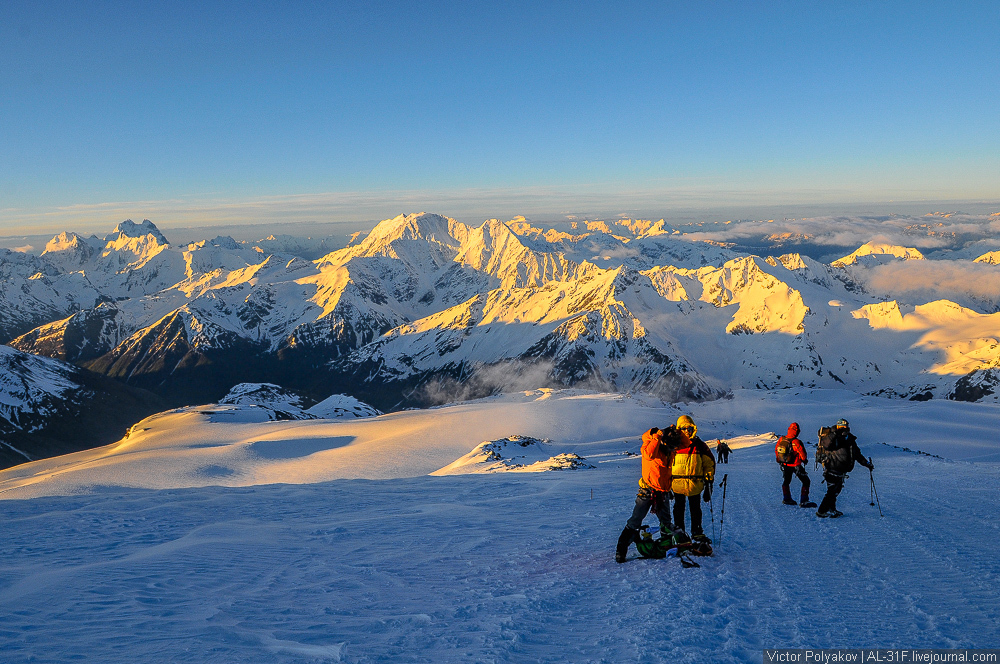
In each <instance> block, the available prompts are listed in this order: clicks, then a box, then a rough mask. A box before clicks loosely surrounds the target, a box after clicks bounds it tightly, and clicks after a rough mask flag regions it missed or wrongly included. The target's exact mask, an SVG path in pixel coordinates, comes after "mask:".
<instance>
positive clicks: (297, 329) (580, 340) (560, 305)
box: [0, 213, 1000, 409]
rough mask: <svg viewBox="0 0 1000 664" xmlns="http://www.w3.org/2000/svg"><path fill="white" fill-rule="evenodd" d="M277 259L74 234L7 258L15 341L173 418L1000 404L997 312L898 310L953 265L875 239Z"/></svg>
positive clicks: (361, 238) (672, 240)
mask: <svg viewBox="0 0 1000 664" xmlns="http://www.w3.org/2000/svg"><path fill="white" fill-rule="evenodd" d="M272 240H273V238H272ZM275 246H279V247H291V248H292V249H293V250H294V249H295V246H296V245H295V243H294V242H291V241H285V242H281V243H279V242H276V241H271V242H270V244H268V243H266V242H261V243H248V242H237V241H235V240H233V239H232V238H227V237H217V238H214V239H212V240H205V241H202V242H197V243H192V244H188V245H185V246H182V247H174V246H172V245H171V244H169V242H168V241H167V239H166V238H165V237H164V235H163V234H162V233H161V232H160V231H159V230H158V229H157V228H156V227H155V225H153V224H152V223H151V222H149V221H144V222H143V223H141V224H136V223H133V222H130V221H128V222H123V223H122V224H119V226H118V227H117V228H116V229H115V230H114V231H113V232H112V233H111V234H109V235H107V236H106V237H105V238H104V239H103V240H100V241H98V240H97V239H96V238H93V237H92V238H83V237H81V236H79V235H75V234H71V233H63V234H61V235H59V236H57V237H55V238H53V240H52V241H51V242H50V243H49V244H48V246H47V247H46V250H45V252H44V253H43V254H42V255H41V256H39V257H33V256H28V255H24V254H15V253H11V252H7V253H6V254H4V256H3V258H2V265H0V269H2V271H3V273H4V274H5V276H6V278H7V282H8V283H9V284H10V286H8V287H6V288H5V289H4V291H3V298H2V301H0V311H2V318H0V320H2V325H0V328H2V329H3V331H4V332H5V334H7V335H9V336H14V335H15V334H17V336H16V337H15V338H12V339H10V341H9V343H10V345H11V346H13V347H15V348H18V349H20V350H23V351H25V352H29V353H34V354H38V355H45V356H48V357H53V358H58V359H63V360H66V361H69V362H73V363H76V364H79V365H81V366H84V367H88V368H90V369H91V370H93V371H96V372H98V373H102V374H105V375H108V376H111V377H114V378H118V379H121V380H124V381H126V382H128V383H131V384H134V385H138V386H141V387H145V388H148V389H151V390H154V391H156V392H158V393H160V394H161V395H164V396H165V397H166V398H168V399H169V400H171V401H172V402H174V403H178V404H180V403H193V402H206V401H214V400H217V399H219V398H220V397H221V396H222V395H224V394H225V393H226V392H227V391H228V390H229V389H230V388H231V387H232V386H233V385H234V384H236V383H239V382H274V383H278V384H281V385H285V386H288V387H293V388H296V389H299V390H304V391H306V392H307V393H311V394H312V395H313V396H314V397H315V398H317V399H318V398H321V397H324V396H326V395H327V394H330V393H331V392H334V391H341V392H346V393H351V394H355V395H356V396H359V397H361V398H363V399H364V400H366V401H369V402H371V403H373V404H375V405H376V406H378V407H381V408H384V409H388V408H393V407H398V406H402V405H426V404H428V403H434V402H435V401H447V400H451V399H454V398H462V397H468V396H480V395H482V394H484V393H489V392H492V391H496V390H498V389H511V388H515V389H516V388H521V387H538V386H540V385H555V386H567V385H586V386H594V387H599V388H601V389H610V390H616V391H622V392H627V391H645V392H652V393H654V394H658V395H660V396H663V397H664V398H667V399H670V400H674V399H701V398H715V397H719V396H722V395H724V394H725V393H727V392H728V391H730V390H732V389H735V388H744V387H745V388H782V387H800V386H802V387H847V388H849V389H852V390H854V391H857V392H861V393H871V394H881V395H892V396H899V397H904V398H916V399H926V398H935V397H936V398H951V399H962V400H978V399H983V398H986V399H994V400H995V399H996V386H997V384H998V371H1000V370H998V366H1000V342H998V340H1000V313H998V311H1000V307H998V306H997V303H996V302H994V301H993V300H991V299H990V298H989V297H988V296H984V295H982V293H981V292H980V289H977V288H975V287H974V285H970V288H969V289H968V290H969V292H968V294H967V296H961V294H959V296H955V297H953V298H952V299H928V298H926V297H924V298H923V299H921V298H920V297H919V296H918V295H919V294H918V295H915V296H914V297H912V298H910V299H908V300H906V301H904V300H902V299H900V298H895V299H894V298H892V297H891V296H892V294H893V293H892V289H891V288H886V287H885V283H886V279H885V275H886V273H885V270H886V269H887V268H893V266H895V265H899V264H901V263H904V262H905V263H912V264H917V263H919V264H923V265H927V266H928V269H929V268H930V267H933V266H934V265H936V266H939V265H941V264H944V263H949V262H953V261H945V260H933V261H932V260H926V259H924V256H923V255H922V254H921V252H920V251H918V250H916V249H914V248H907V247H899V246H894V245H888V244H884V243H876V242H872V243H868V244H866V245H864V246H862V247H860V248H859V249H858V250H856V251H854V252H853V253H851V254H850V255H848V256H845V257H843V258H842V259H840V260H837V261H834V262H832V263H831V264H824V263H820V262H819V261H816V260H814V259H812V258H809V257H808V256H803V255H799V254H786V255H783V256H777V257H771V256H763V257H762V256H754V255H740V254H738V253H737V252H735V251H733V250H732V249H730V248H727V247H726V246H723V245H721V244H720V243H718V242H710V241H696V240H692V239H690V238H688V237H687V236H685V235H684V234H682V233H679V232H677V231H676V230H673V229H670V228H668V227H666V226H665V225H664V224H663V223H662V222H656V223H650V222H639V221H620V222H614V223H612V222H581V223H578V224H575V228H574V229H573V231H572V232H561V231H556V230H553V229H549V230H545V229H542V228H536V227H533V226H532V225H531V224H530V223H529V222H527V221H525V220H523V219H516V220H513V221H510V222H506V223H505V222H501V221H499V220H489V221H486V222H484V223H483V224H481V225H480V226H478V227H474V226H469V225H466V224H462V223H460V222H458V221H456V220H454V219H449V218H446V217H442V216H439V215H434V214H426V213H421V214H411V215H400V216H399V217H396V218H394V219H388V220H385V221H383V222H381V223H380V224H378V225H377V226H376V227H375V228H374V229H373V230H372V231H371V232H370V233H367V234H361V235H358V236H356V237H355V238H353V240H352V241H351V243H350V244H349V245H348V246H347V247H346V248H344V249H340V250H337V251H333V252H330V253H328V254H326V255H324V256H322V257H320V258H318V259H315V260H308V259H306V258H303V257H301V256H296V255H293V254H292V253H285V252H281V251H273V252H272V251H271V249H274V248H275ZM977 260H978V261H979V262H978V263H977V264H976V268H977V269H989V270H992V269H994V265H993V264H992V262H991V261H992V256H991V255H989V254H987V255H984V256H981V257H979V258H978V259H977ZM966 262H970V261H966ZM970 263H971V262H970ZM931 264H934V265H931ZM997 269H1000V268H997ZM879 276H881V277H882V278H881V279H879V278H876V277H879ZM997 276H998V277H1000V273H998V275H997ZM956 300H957V301H956ZM32 324H34V326H33V327H31V329H26V328H28V327H29V325H32ZM18 333H20V334H18Z"/></svg>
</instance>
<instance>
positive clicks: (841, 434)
mask: <svg viewBox="0 0 1000 664" xmlns="http://www.w3.org/2000/svg"><path fill="white" fill-rule="evenodd" d="M824 428H826V427H824ZM818 449H822V454H820V453H819V452H818V451H817V454H818V455H820V456H822V458H821V459H820V462H821V463H822V464H823V480H824V481H825V482H826V495H825V496H823V500H822V501H821V502H820V504H819V509H818V510H817V511H816V516H818V517H820V518H827V517H830V518H834V519H836V518H837V517H839V516H843V514H844V513H843V512H840V511H838V510H837V496H838V495H840V492H841V491H842V490H843V488H844V480H846V479H847V477H848V475H847V474H848V473H850V472H851V471H852V470H854V463H855V462H857V463H860V464H861V465H862V466H864V467H865V468H867V469H868V470H874V469H875V464H873V463H872V462H871V460H870V459H866V458H865V457H864V455H862V454H861V449H860V448H859V447H858V439H857V437H855V435H854V434H853V433H851V425H850V424H848V422H847V420H843V419H841V420H837V424H836V425H835V426H834V427H833V431H832V432H831V431H829V430H827V431H824V430H823V429H820V446H819V448H818Z"/></svg>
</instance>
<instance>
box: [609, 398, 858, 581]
mask: <svg viewBox="0 0 1000 664" xmlns="http://www.w3.org/2000/svg"><path fill="white" fill-rule="evenodd" d="M697 432H698V427H697V426H696V425H695V423H694V420H693V419H691V417H690V416H688V415H681V416H680V417H679V418H677V423H676V424H673V425H671V426H669V427H667V428H666V429H658V428H656V427H653V428H652V429H650V430H649V431H646V432H645V433H644V434H642V477H641V478H640V479H639V493H638V495H637V496H636V499H635V507H634V509H633V510H632V516H631V517H629V519H628V521H626V523H625V528H624V530H622V532H621V535H619V536H618V544H617V546H616V548H615V561H616V562H619V563H623V562H625V560H626V558H627V555H628V549H629V546H630V545H631V544H632V543H633V542H638V541H639V539H640V536H639V532H640V528H641V527H642V521H643V519H645V518H646V515H647V514H648V513H649V512H652V513H653V514H654V515H656V517H657V518H658V519H659V521H660V533H661V538H671V541H672V542H676V543H684V542H691V541H692V540H694V541H695V542H704V543H706V544H709V543H711V540H709V539H708V537H706V536H705V534H704V532H703V530H702V512H701V501H704V502H706V503H707V502H709V501H710V500H711V499H712V486H713V480H714V477H715V457H714V456H713V455H712V451H711V450H710V449H709V447H708V445H706V444H705V442H704V441H702V440H701V438H699V437H698V435H697ZM798 435H799V425H798V423H796V422H792V423H791V424H790V425H789V426H788V432H787V434H786V435H784V436H780V437H779V438H778V440H777V441H776V442H775V445H774V454H775V459H776V460H777V462H778V464H779V466H780V467H781V473H782V484H781V492H782V497H783V502H784V504H786V505H798V506H800V507H807V508H813V507H816V503H814V502H812V501H811V500H809V485H810V482H809V474H808V473H807V472H806V464H807V463H808V461H809V457H808V455H807V454H806V449H805V446H804V445H803V444H802V441H801V440H799V438H798ZM819 438H820V440H819V443H818V446H817V461H818V462H819V463H821V464H823V480H824V481H825V482H826V486H827V490H826V495H825V496H824V497H823V500H822V501H821V502H820V505H819V509H817V511H816V516H818V517H821V518H828V517H829V518H837V517H839V516H842V515H843V513H842V512H840V511H838V510H837V496H838V495H839V494H840V492H841V490H842V489H843V488H844V480H845V479H846V478H847V474H848V473H850V472H851V471H852V470H854V464H855V463H859V464H861V465H862V466H864V467H865V468H868V469H869V470H873V469H874V467H875V466H874V464H872V461H871V459H866V458H865V457H864V456H863V455H862V454H861V450H860V449H859V448H858V443H857V438H856V437H855V436H854V434H852V433H851V429H850V424H849V423H848V422H847V420H843V419H841V420H838V422H837V424H836V425H835V426H834V427H832V428H831V427H824V428H822V429H820V431H819ZM723 446H725V447H723ZM716 450H717V452H718V453H719V456H720V459H725V461H724V463H728V457H729V452H730V451H731V449H730V448H729V446H728V445H725V443H723V442H722V441H719V443H718V445H717V447H716ZM793 476H794V477H797V478H799V482H800V483H801V485H802V487H801V490H800V492H799V500H798V501H795V500H794V499H793V498H792V493H791V482H792V477H793ZM699 496H701V501H700V500H699ZM671 500H673V508H672V509H671V507H670V501H671ZM685 506H687V508H688V511H689V512H690V515H691V536H690V537H688V535H687V533H686V532H685V531H684V512H685Z"/></svg>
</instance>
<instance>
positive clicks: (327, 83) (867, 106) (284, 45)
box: [0, 0, 1000, 230]
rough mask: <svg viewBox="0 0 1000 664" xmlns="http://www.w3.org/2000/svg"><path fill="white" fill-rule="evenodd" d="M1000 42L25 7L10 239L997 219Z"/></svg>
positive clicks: (881, 30) (427, 13) (205, 6)
mask: <svg viewBox="0 0 1000 664" xmlns="http://www.w3.org/2000/svg"><path fill="white" fill-rule="evenodd" d="M998 33H1000V5H997V4H996V3H973V2H970V3H960V4H958V5H953V4H950V3H943V2H942V3H920V2H899V3H892V2H885V3H869V2H864V3H862V2H788V3H781V2H768V3H750V2H741V3H717V2H704V3H701V2H698V3H691V2H685V3H674V2H666V3H651V2H642V3H628V4H623V3H606V2H604V3H587V2H552V3H543V4H541V6H539V3H536V2H532V3H516V2H511V3H502V4H501V3H495V4H494V5H490V4H487V3H468V2H456V3H443V2H425V3H412V2H411V3H392V2H382V3H380V2H363V3H347V2H330V3H319V2H310V3H267V4H265V3H208V2H206V3H178V2H170V3H155V2H148V3H141V2H135V3H88V2H72V3H71V2H66V3H20V2H13V1H10V0H8V1H7V2H4V3H2V5H0V63H2V66H0V226H4V227H6V228H7V229H8V230H13V229H15V228H17V229H21V228H27V227H29V226H39V225H45V224H47V223H56V222H58V223H59V224H61V225H63V226H66V224H67V223H68V222H71V221H74V220H77V221H79V223H84V222H85V221H86V220H91V221H94V222H97V221H98V220H100V219H106V221H103V222H100V223H101V226H102V227H103V226H107V225H108V223H109V222H111V221H115V220H116V219H117V217H118V216H121V217H122V218H124V216H135V217H141V216H149V217H150V218H153V219H154V220H157V221H158V222H159V223H161V224H163V225H165V226H169V225H170V223H171V222H172V221H176V222H177V223H181V222H184V223H186V224H190V223H192V221H195V220H197V219H198V218H199V217H201V218H204V219H205V221H206V222H211V221H222V222H225V221H227V220H228V221H233V222H235V221H240V220H243V221H261V222H265V221H269V220H274V221H282V220H288V219H295V220H303V219H312V218H315V219H316V220H321V221H329V220H338V219H345V220H346V219H368V218H381V217H382V216H392V215H394V214H396V213H398V212H402V211H416V207H419V208H420V209H428V210H431V211H435V212H440V213H443V214H451V215H452V216H461V215H464V216H467V217H477V216H478V217H482V218H486V217H488V216H503V215H506V214H526V215H528V216H531V215H533V214H534V215H558V214H566V213H571V212H582V213H594V214H614V213H615V212H616V211H618V210H623V211H626V212H635V213H636V216H641V214H642V213H645V214H647V215H655V214H657V210H658V209H659V210H661V213H660V216H663V213H664V212H668V211H669V210H670V209H672V208H698V207H705V208H711V207H724V206H729V207H733V208H738V207H739V206H741V205H747V206H750V205H756V204H793V203H794V204H830V205H833V206H835V205H836V204H839V203H849V202H858V201H889V200H906V201H921V200H935V201H938V200H974V201H997V200H1000V112H998V109H1000V103H998V102H1000V85H998V83H1000V81H998V78H1000V49H998V48H997V46H996V35H997V34H998ZM413 206H416V207H413ZM390 213H391V214H390ZM157 215H159V216H157Z"/></svg>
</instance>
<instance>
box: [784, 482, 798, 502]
mask: <svg viewBox="0 0 1000 664" xmlns="http://www.w3.org/2000/svg"><path fill="white" fill-rule="evenodd" d="M781 494H782V497H783V498H784V500H782V501H781V502H782V503H784V504H785V505H795V504H796V503H795V501H794V500H792V491H791V489H789V488H788V486H787V485H785V484H782V485H781Z"/></svg>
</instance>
